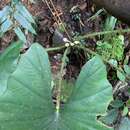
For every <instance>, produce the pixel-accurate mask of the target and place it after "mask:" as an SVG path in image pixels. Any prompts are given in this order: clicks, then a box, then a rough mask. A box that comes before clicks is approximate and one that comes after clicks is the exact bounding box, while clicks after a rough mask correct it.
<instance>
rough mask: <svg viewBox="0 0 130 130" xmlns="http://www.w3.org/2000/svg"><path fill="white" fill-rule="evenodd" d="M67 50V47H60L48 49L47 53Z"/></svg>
mask: <svg viewBox="0 0 130 130" xmlns="http://www.w3.org/2000/svg"><path fill="white" fill-rule="evenodd" d="M65 48H66V46H59V47H53V48H47V49H46V51H47V52H51V51H58V50H62V49H65Z"/></svg>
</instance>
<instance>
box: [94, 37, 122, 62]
mask: <svg viewBox="0 0 130 130" xmlns="http://www.w3.org/2000/svg"><path fill="white" fill-rule="evenodd" d="M96 51H97V53H98V54H100V55H101V56H102V57H103V58H104V59H107V60H110V59H115V60H117V61H121V60H122V59H123V53H124V36H123V35H119V36H118V35H117V36H114V37H111V39H109V41H98V42H97V48H96Z"/></svg>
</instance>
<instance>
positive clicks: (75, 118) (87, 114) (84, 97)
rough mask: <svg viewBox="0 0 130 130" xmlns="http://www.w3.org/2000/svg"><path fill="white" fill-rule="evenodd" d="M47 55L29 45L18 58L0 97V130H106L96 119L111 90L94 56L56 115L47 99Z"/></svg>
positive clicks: (48, 86) (97, 59)
mask: <svg viewBox="0 0 130 130" xmlns="http://www.w3.org/2000/svg"><path fill="white" fill-rule="evenodd" d="M51 81H52V78H51V70H50V65H49V60H48V55H47V53H46V51H45V49H43V48H42V47H41V46H40V45H39V44H37V43H36V44H33V45H32V46H31V47H30V49H29V50H28V51H27V52H26V53H25V54H24V55H23V56H22V57H21V59H20V63H19V65H18V67H17V69H16V71H15V72H14V73H13V74H12V76H11V77H10V79H9V80H8V88H7V91H6V93H4V94H3V95H1V96H0V130H107V129H109V128H106V127H104V126H103V125H101V124H100V123H98V122H97V120H96V116H97V115H99V114H103V113H105V110H106V108H107V105H108V103H109V100H111V99H112V92H111V91H112V88H111V85H110V84H109V82H108V80H107V73H106V68H105V65H104V64H103V62H102V60H101V59H100V58H99V57H98V56H96V57H94V58H93V59H91V60H90V61H88V62H87V63H86V64H85V65H84V67H83V68H82V70H81V72H80V74H79V77H78V79H77V81H76V84H75V86H74V90H73V92H72V95H71V96H70V98H69V100H68V101H67V102H66V104H64V105H63V106H62V107H61V108H60V110H59V111H57V110H56V106H55V105H54V104H53V101H52V98H51V97H52V95H51Z"/></svg>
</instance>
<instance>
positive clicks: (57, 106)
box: [56, 48, 69, 112]
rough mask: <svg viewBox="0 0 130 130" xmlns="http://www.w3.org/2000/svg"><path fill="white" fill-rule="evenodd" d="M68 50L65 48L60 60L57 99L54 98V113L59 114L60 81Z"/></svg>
mask: <svg viewBox="0 0 130 130" xmlns="http://www.w3.org/2000/svg"><path fill="white" fill-rule="evenodd" d="M68 50H69V48H66V50H65V52H64V54H63V58H62V64H61V69H60V77H59V83H58V90H57V98H56V111H57V112H59V110H60V97H61V89H62V79H63V71H64V67H65V64H66V56H67V53H68Z"/></svg>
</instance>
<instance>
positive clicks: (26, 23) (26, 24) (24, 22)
mask: <svg viewBox="0 0 130 130" xmlns="http://www.w3.org/2000/svg"><path fill="white" fill-rule="evenodd" d="M14 18H15V19H16V20H17V22H19V23H20V24H21V25H22V26H23V28H25V29H27V30H29V31H30V32H31V33H33V34H36V32H35V30H34V29H33V27H32V25H31V23H30V22H29V21H28V20H27V19H26V18H25V17H24V16H22V15H21V14H20V13H19V12H17V11H16V12H15V13H14Z"/></svg>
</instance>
